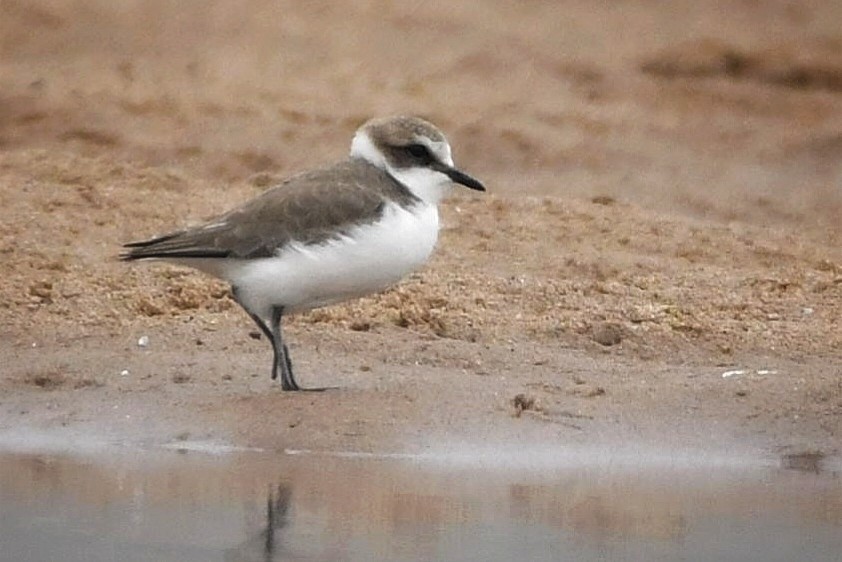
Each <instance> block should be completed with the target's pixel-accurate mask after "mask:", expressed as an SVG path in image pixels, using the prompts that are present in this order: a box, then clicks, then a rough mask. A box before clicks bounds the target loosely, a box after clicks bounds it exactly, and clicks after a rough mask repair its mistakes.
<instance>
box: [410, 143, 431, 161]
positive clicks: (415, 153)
mask: <svg viewBox="0 0 842 562" xmlns="http://www.w3.org/2000/svg"><path fill="white" fill-rule="evenodd" d="M406 151H407V152H409V154H410V155H411V156H412V157H413V158H419V159H421V158H429V157H430V151H429V150H428V149H427V147H426V146H424V145H423V144H417V143H415V144H408V145H406Z"/></svg>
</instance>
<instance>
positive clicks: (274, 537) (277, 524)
mask: <svg viewBox="0 0 842 562" xmlns="http://www.w3.org/2000/svg"><path fill="white" fill-rule="evenodd" d="M291 499H292V489H291V488H290V487H289V486H287V485H285V484H279V485H278V486H277V487H276V488H270V489H269V493H268V495H267V498H266V527H265V528H264V529H263V530H262V531H260V532H259V533H257V534H256V535H254V536H253V537H252V538H250V539H249V540H247V541H245V542H243V543H241V544H239V545H237V546H236V547H234V548H232V549H230V550H227V551H226V552H225V560H226V561H227V562H277V561H279V560H292V559H295V556H294V555H293V554H292V553H290V552H288V551H286V550H285V549H284V548H283V544H282V541H281V531H282V530H283V528H284V527H286V526H287V523H288V519H287V514H288V512H289V507H290V505H291Z"/></svg>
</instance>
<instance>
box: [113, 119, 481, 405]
mask: <svg viewBox="0 0 842 562" xmlns="http://www.w3.org/2000/svg"><path fill="white" fill-rule="evenodd" d="M453 183H457V184H461V185H464V186H466V187H469V188H471V189H475V190H478V191H485V188H484V187H483V185H482V183H480V182H479V181H477V180H476V179H474V178H472V177H471V176H469V175H467V174H465V173H464V172H461V171H459V170H458V169H457V168H456V167H455V166H454V164H453V158H452V156H451V151H450V145H449V144H448V142H447V139H446V138H445V137H444V135H443V134H442V133H441V131H439V130H438V129H437V128H436V127H435V126H434V125H433V124H431V123H429V122H427V121H425V120H423V119H420V118H417V117H405V116H399V117H387V118H380V119H372V120H371V121H368V122H367V123H365V124H364V125H363V126H361V127H360V128H359V129H358V130H357V132H356V134H355V135H354V138H353V141H352V142H351V152H350V155H349V157H348V158H347V159H345V160H343V161H341V162H338V163H336V164H334V165H332V166H328V167H324V168H318V169H314V170H310V171H306V172H303V173H301V174H298V175H295V176H292V177H290V178H289V179H287V180H285V181H284V182H282V183H281V184H280V185H278V186H276V187H273V188H270V189H268V190H267V191H265V192H264V193H262V194H261V195H259V196H257V197H256V198H254V199H252V200H251V201H248V202H246V203H245V204H243V205H242V206H240V207H238V208H236V209H234V210H232V211H229V212H227V213H225V214H223V215H221V216H219V217H217V218H215V219H213V220H211V221H209V222H207V223H206V224H203V225H199V226H196V227H193V228H188V229H185V230H179V231H177V232H172V233H170V234H165V235H163V236H158V237H155V238H152V239H149V240H143V241H140V242H131V243H129V244H125V248H127V250H126V251H125V252H124V253H122V254H121V255H120V258H121V259H122V260H126V261H131V260H142V259H160V260H166V261H169V262H173V263H176V264H180V265H185V266H189V267H193V268H196V269H198V270H200V271H203V272H205V273H208V274H210V275H213V276H215V277H218V278H220V279H224V280H225V281H227V282H228V283H230V284H231V290H232V294H233V296H234V299H235V300H236V301H237V303H239V304H240V306H242V307H243V308H244V309H245V311H246V312H247V313H248V314H249V316H251V318H252V320H254V322H255V323H256V324H257V326H258V328H260V331H261V332H263V334H264V335H265V336H266V337H267V338H268V339H269V341H270V342H271V343H272V350H273V351H274V360H273V363H272V379H276V378H278V374H279V373H280V377H281V386H282V388H283V389H284V390H301V388H300V387H299V386H298V384H297V383H296V381H295V378H294V377H293V373H292V362H291V361H290V357H289V349H288V348H287V346H286V344H284V340H283V336H282V333H281V320H282V318H283V316H284V315H285V314H291V313H296V312H302V311H305V310H310V309H313V308H317V307H320V306H325V305H329V304H334V303H338V302H340V301H344V300H347V299H352V298H356V297H361V296H363V295H367V294H370V293H373V292H377V291H381V290H383V289H385V288H387V287H389V286H390V285H392V284H394V283H396V282H397V281H399V280H400V279H401V278H402V277H404V276H405V275H406V274H407V273H409V272H410V271H412V270H414V269H416V268H418V267H420V266H421V265H422V264H424V262H426V261H427V258H429V256H430V254H431V252H432V251H433V247H434V246H435V244H436V240H437V238H438V231H439V214H438V203H439V201H440V200H441V199H442V198H443V197H444V196H445V195H447V193H448V192H449V191H450V189H451V186H452V184H453Z"/></svg>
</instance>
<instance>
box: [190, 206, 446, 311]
mask: <svg viewBox="0 0 842 562" xmlns="http://www.w3.org/2000/svg"><path fill="white" fill-rule="evenodd" d="M438 230H439V217H438V210H437V209H436V206H435V205H424V204H418V205H416V206H414V207H412V208H411V209H404V208H402V207H400V206H399V205H396V204H390V205H388V206H387V207H386V208H385V209H384V211H383V215H382V217H381V219H380V220H379V221H378V222H376V223H373V224H369V225H363V226H359V227H357V228H354V229H353V230H351V231H350V232H348V233H347V234H346V235H343V236H341V237H338V238H336V239H332V240H330V241H328V242H326V243H324V244H319V245H309V246H308V245H304V244H298V243H293V244H290V245H288V246H287V247H285V248H284V249H283V250H282V251H281V252H280V253H279V254H278V255H277V256H274V257H271V258H261V259H256V260H230V261H229V260H224V261H225V262H226V263H225V264H224V265H223V264H219V265H223V267H222V268H221V270H218V271H217V272H214V273H216V274H217V275H218V276H220V277H222V278H224V279H226V280H228V281H229V282H230V283H231V284H232V285H234V286H236V287H238V296H239V298H240V299H241V300H242V301H243V304H245V305H246V306H247V308H249V309H250V310H252V311H254V312H257V313H258V314H261V315H263V316H267V315H268V314H269V313H270V311H271V308H272V307H273V306H283V307H284V309H285V310H286V311H287V312H298V311H302V310H308V309H311V308H316V307H319V306H324V305H328V304H332V303H336V302H339V301H343V300H346V299H349V298H354V297H360V296H363V295H366V294H369V293H373V292H376V291H380V290H382V289H385V288H386V287H388V286H390V285H392V284H394V283H395V282H397V281H398V280H400V279H401V278H402V277H403V276H404V275H406V274H407V273H409V272H410V271H412V270H414V269H416V268H418V267H420V266H421V265H422V264H424V262H426V261H427V258H429V256H430V253H431V252H432V251H433V247H434V246H435V244H436V239H437V238H438ZM192 265H194V266H198V264H192ZM200 269H205V268H202V267H200Z"/></svg>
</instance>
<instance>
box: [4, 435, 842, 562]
mask: <svg viewBox="0 0 842 562" xmlns="http://www.w3.org/2000/svg"><path fill="white" fill-rule="evenodd" d="M195 448H201V447H195ZM204 450H205V451H207V450H208V448H207V447H206V448H205V449H204ZM487 453H488V451H485V452H483V451H478V452H477V451H475V452H465V451H464V450H463V451H462V452H451V453H448V454H440V455H433V454H430V455H426V456H420V457H417V456H401V455H396V456H391V457H390V456H374V455H357V454H353V453H349V454H344V455H329V454H317V453H313V452H307V451H297V452H291V453H287V454H268V453H259V452H240V453H228V454H216V455H214V454H208V453H207V452H196V451H185V450H182V451H176V450H165V451H162V450H151V451H150V450H145V451H142V450H130V451H129V450H123V449H119V448H118V449H105V450H98V451H97V452H88V453H86V454H84V455H71V454H63V453H57V452H53V453H37V452H35V453H33V452H17V453H7V454H4V455H0V545H2V548H0V559H2V560H9V561H17V562H26V561H38V562H42V561H49V560H61V561H63V562H72V561H98V560H108V561H111V560H121V561H134V560H162V561H165V560H178V561H193V560H195V561H203V562H204V561H212V560H225V561H252V560H260V561H271V560H275V561H279V560H384V561H385V560H389V561H410V560H454V561H462V560H464V561H467V560H477V561H480V560H482V561H485V560H490V561H495V560H499V561H504V560H505V561H509V560H571V561H573V560H576V561H589V560H652V561H657V560H693V561H702V560H716V561H720V560H741V561H754V560H757V561H761V560H762V561H770V560H812V561H831V560H833V561H839V560H842V480H841V479H840V478H841V477H840V473H839V471H838V467H831V468H830V469H827V468H822V469H819V467H818V466H816V467H812V468H811V469H810V470H803V467H801V468H802V469H801V470H793V469H792V466H798V465H792V464H788V463H784V464H777V463H770V462H768V461H752V460H750V459H748V460H746V459H740V460H735V459H731V460H729V459H728V458H726V457H710V456H706V455H700V456H696V457H694V456H693V455H691V454H685V455H681V456H678V455H670V454H662V455H657V454H645V455H641V456H639V457H635V456H634V455H631V454H626V455H621V454H613V453H612V452H611V451H602V452H600V453H599V454H595V452H593V451H590V452H588V451H569V452H567V454H555V455H553V454H549V453H547V452H546V451H542V452H540V453H536V454H535V455H534V456H533V458H531V460H530V461H529V462H520V463H519V462H514V463H506V462H499V461H500V460H501V459H506V458H509V457H511V458H524V457H523V455H521V454H520V452H516V451H512V452H511V453H509V452H506V451H497V452H496V453H494V454H487ZM529 457H530V456H529V455H526V458H529ZM808 466H810V465H808ZM788 467H789V468H788Z"/></svg>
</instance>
